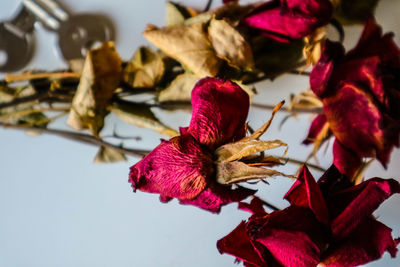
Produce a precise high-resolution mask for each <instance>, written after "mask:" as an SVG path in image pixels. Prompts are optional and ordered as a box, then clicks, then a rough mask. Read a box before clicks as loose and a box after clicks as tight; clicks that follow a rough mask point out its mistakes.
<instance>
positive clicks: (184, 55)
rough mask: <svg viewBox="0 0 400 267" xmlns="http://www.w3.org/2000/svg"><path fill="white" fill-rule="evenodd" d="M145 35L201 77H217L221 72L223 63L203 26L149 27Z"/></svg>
mask: <svg viewBox="0 0 400 267" xmlns="http://www.w3.org/2000/svg"><path fill="white" fill-rule="evenodd" d="M143 35H144V37H146V39H147V40H149V41H150V42H151V43H153V44H154V45H155V46H157V47H158V48H160V49H161V50H162V51H163V52H164V53H165V54H167V55H168V56H170V57H172V58H174V59H175V60H177V61H179V62H180V63H181V64H182V65H183V66H184V67H185V68H188V69H190V70H191V71H192V72H193V73H195V74H196V75H198V76H199V77H205V76H215V75H216V74H217V73H218V71H219V67H220V65H221V61H220V60H219V59H218V57H217V56H216V54H215V51H214V49H213V47H212V45H211V43H210V41H209V39H208V36H207V33H206V32H205V30H204V25H203V24H193V25H189V26H186V25H174V26H169V27H164V28H161V29H159V28H157V27H155V26H152V25H149V26H148V27H147V29H146V30H145V31H144V32H143Z"/></svg>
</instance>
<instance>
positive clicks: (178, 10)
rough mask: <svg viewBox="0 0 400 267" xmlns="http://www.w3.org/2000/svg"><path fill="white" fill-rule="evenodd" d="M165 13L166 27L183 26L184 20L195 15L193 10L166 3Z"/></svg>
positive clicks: (177, 4)
mask: <svg viewBox="0 0 400 267" xmlns="http://www.w3.org/2000/svg"><path fill="white" fill-rule="evenodd" d="M166 11H167V12H166V24H165V25H166V26H172V25H178V24H183V23H184V22H185V20H186V19H188V18H190V17H192V15H195V14H194V11H193V10H191V9H189V8H187V7H185V6H183V5H180V4H179V3H174V2H167V3H166Z"/></svg>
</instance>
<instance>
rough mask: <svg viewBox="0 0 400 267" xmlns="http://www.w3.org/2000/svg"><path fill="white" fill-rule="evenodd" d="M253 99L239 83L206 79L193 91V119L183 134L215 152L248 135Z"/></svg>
mask: <svg viewBox="0 0 400 267" xmlns="http://www.w3.org/2000/svg"><path fill="white" fill-rule="evenodd" d="M249 105H250V102H249V96H248V94H247V93H246V92H245V91H244V90H243V89H242V88H240V86H238V85H237V84H236V83H233V82H231V81H229V80H223V79H219V78H204V79H202V80H200V81H199V82H197V84H196V85H195V87H194V89H193V91H192V106H193V112H192V119H191V121H190V125H189V127H188V128H183V129H181V132H182V133H188V134H191V135H192V136H193V137H194V138H195V139H196V140H197V141H198V142H200V143H201V144H204V145H206V146H208V147H209V148H211V149H214V148H216V147H218V146H220V145H222V144H225V143H228V142H231V141H234V140H238V139H241V138H243V137H244V135H245V123H246V118H247V114H248V111H249Z"/></svg>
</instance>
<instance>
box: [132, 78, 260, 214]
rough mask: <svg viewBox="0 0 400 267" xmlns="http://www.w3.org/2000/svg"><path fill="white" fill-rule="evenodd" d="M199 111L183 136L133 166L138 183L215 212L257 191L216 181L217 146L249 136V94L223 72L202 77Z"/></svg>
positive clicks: (196, 93) (195, 100) (196, 92)
mask: <svg viewBox="0 0 400 267" xmlns="http://www.w3.org/2000/svg"><path fill="white" fill-rule="evenodd" d="M192 106H193V113H192V119H191V122H190V125H189V127H186V128H181V129H180V130H181V136H177V137H174V138H172V139H170V140H168V141H165V140H164V141H162V142H161V144H160V145H158V146H157V147H156V148H155V149H154V150H153V151H151V152H150V153H149V154H148V155H147V156H146V157H144V158H143V159H142V160H141V161H140V162H138V163H137V164H135V165H134V166H132V167H131V172H130V176H129V177H130V178H129V181H130V182H131V183H132V187H133V189H134V190H135V191H136V189H139V190H141V191H144V192H150V193H158V194H160V200H161V201H163V202H167V201H169V200H171V199H172V198H177V199H179V201H180V203H182V204H191V205H195V206H198V207H200V208H203V209H206V210H209V211H211V212H219V210H220V208H221V206H222V205H225V204H228V203H230V202H232V201H240V200H243V199H244V198H246V197H247V196H249V195H252V194H254V193H255V191H253V190H250V189H245V188H242V187H238V188H237V189H235V190H233V189H232V188H231V186H226V185H221V184H218V183H217V182H216V178H215V170H214V166H213V158H212V157H213V152H214V150H215V149H216V148H217V147H219V146H221V145H223V144H226V143H229V142H232V141H236V140H239V139H241V138H243V137H244V136H245V129H246V128H245V122H246V118H247V113H248V110H249V97H248V95H247V93H246V92H245V91H243V90H242V88H240V87H239V86H238V85H237V84H235V83H233V82H230V81H227V80H223V79H217V78H205V79H202V80H200V81H199V82H198V83H197V84H196V86H195V88H194V89H193V91H192Z"/></svg>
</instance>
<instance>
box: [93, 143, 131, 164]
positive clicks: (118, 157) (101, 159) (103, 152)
mask: <svg viewBox="0 0 400 267" xmlns="http://www.w3.org/2000/svg"><path fill="white" fill-rule="evenodd" d="M93 161H94V163H113V162H118V161H126V157H125V155H124V154H123V153H121V152H119V151H117V150H115V149H113V148H110V147H104V146H101V147H100V149H99V151H98V152H97V154H96V157H95V158H94V160H93Z"/></svg>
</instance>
